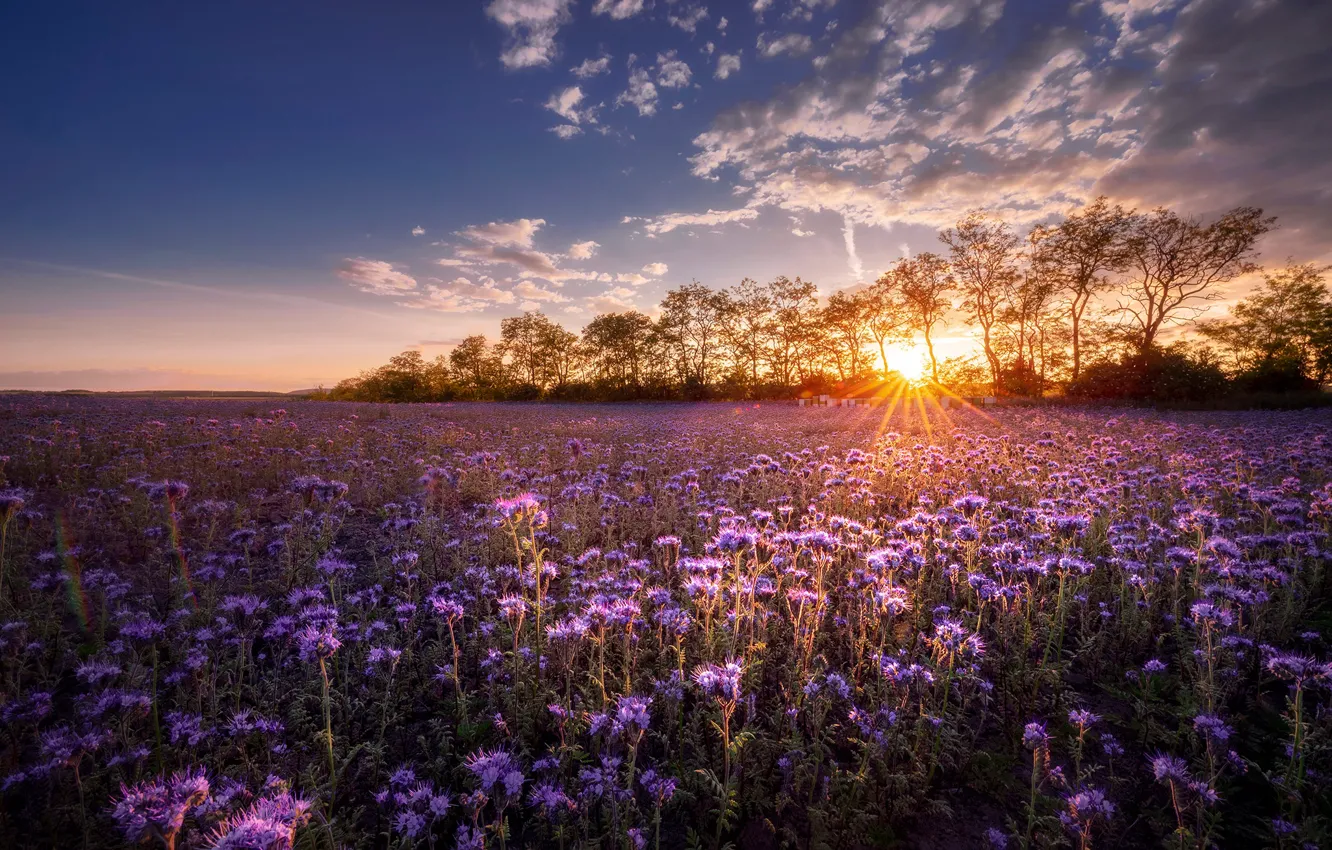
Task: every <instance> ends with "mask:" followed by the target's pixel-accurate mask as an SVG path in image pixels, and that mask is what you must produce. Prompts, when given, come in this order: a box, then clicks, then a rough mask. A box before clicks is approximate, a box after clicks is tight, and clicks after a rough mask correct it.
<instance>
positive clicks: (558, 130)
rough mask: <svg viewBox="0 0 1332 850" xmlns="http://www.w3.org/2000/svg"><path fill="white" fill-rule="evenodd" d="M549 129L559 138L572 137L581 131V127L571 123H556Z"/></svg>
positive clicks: (580, 133)
mask: <svg viewBox="0 0 1332 850" xmlns="http://www.w3.org/2000/svg"><path fill="white" fill-rule="evenodd" d="M550 131H551V132H552V133H554V134H555V135H557V136H559V137H560V138H561V139H572V138H573V137H574V136H580V135H582V133H583V128H582V127H577V126H574V125H573V124H557V125H555V126H554V127H551V128H550Z"/></svg>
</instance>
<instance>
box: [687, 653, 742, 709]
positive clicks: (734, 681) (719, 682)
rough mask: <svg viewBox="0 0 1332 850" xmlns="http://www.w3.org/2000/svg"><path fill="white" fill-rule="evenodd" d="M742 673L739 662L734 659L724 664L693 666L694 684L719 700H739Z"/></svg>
mask: <svg viewBox="0 0 1332 850" xmlns="http://www.w3.org/2000/svg"><path fill="white" fill-rule="evenodd" d="M744 674H745V671H744V669H743V668H742V667H741V666H740V662H738V661H736V660H734V659H731V660H728V661H727V662H726V663H725V664H700V665H698V666H697V667H695V668H694V684H696V685H698V688H699V690H701V691H702V692H703V693H704V694H705V695H707V696H710V697H715V698H716V699H718V700H720V701H721V702H739V701H740V680H741V679H742V678H743V677H744Z"/></svg>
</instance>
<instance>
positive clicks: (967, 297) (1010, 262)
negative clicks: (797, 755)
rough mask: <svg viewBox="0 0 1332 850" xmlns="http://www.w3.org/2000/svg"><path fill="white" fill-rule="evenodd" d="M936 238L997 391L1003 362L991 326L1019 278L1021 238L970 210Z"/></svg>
mask: <svg viewBox="0 0 1332 850" xmlns="http://www.w3.org/2000/svg"><path fill="white" fill-rule="evenodd" d="M939 241H940V242H942V243H944V244H945V245H947V246H948V259H949V262H950V263H951V264H952V267H953V275H954V277H955V278H956V279H957V283H958V287H959V288H960V289H961V290H962V293H963V298H964V300H963V302H962V308H963V309H964V310H965V311H966V312H967V323H968V324H974V325H978V326H980V329H981V349H982V350H983V351H984V353H985V359H986V361H987V362H988V363H989V365H990V380H991V381H992V383H993V384H994V387H995V390H996V391H998V389H999V381H1000V369H1001V367H1002V363H1001V362H1000V360H999V355H998V353H997V352H996V351H995V348H994V338H993V337H994V327H995V324H996V323H997V322H998V321H999V318H1000V311H1001V310H1002V309H1003V306H1004V304H1005V303H1006V302H1007V301H1008V299H1009V298H1010V297H1011V296H1012V291H1013V288H1014V287H1015V286H1016V284H1017V281H1018V279H1019V275H1018V268H1017V248H1018V245H1019V244H1020V241H1021V240H1020V239H1019V238H1018V236H1017V234H1016V233H1014V232H1013V229H1012V228H1011V227H1009V226H1008V225H1007V224H1006V223H1004V222H1003V221H1000V220H999V219H997V218H994V217H992V216H990V215H987V214H986V213H983V212H980V211H976V210H973V211H972V212H969V213H967V214H966V216H964V217H963V218H962V220H961V221H959V222H958V223H957V225H956V226H955V227H950V228H948V229H947V230H944V231H943V232H941V233H940V234H939Z"/></svg>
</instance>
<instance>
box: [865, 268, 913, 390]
mask: <svg viewBox="0 0 1332 850" xmlns="http://www.w3.org/2000/svg"><path fill="white" fill-rule="evenodd" d="M860 299H861V301H862V303H863V308H864V314H865V329H866V330H867V331H869V335H870V338H871V339H873V340H874V343H875V344H876V345H877V346H878V347H879V359H880V360H881V361H882V364H883V374H884V376H885V377H886V376H887V375H888V372H889V371H890V370H889V368H888V345H889V344H891V343H894V342H905V341H907V340H909V339H910V338H911V311H910V309H909V308H908V306H907V303H906V299H905V297H904V296H903V294H902V280H901V276H900V275H899V274H897V270H896V268H892V269H889V270H888V271H886V272H884V273H883V274H882V275H880V276H879V279H878V280H876V281H875V282H874V283H873V284H872V285H871V286H870V287H869V288H867V289H865V290H863V291H862V292H861V293H860Z"/></svg>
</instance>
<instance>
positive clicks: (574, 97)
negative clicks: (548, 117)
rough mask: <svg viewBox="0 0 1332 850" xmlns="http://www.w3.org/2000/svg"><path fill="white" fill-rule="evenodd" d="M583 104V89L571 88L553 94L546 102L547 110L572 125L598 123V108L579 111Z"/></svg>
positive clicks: (578, 87)
mask: <svg viewBox="0 0 1332 850" xmlns="http://www.w3.org/2000/svg"><path fill="white" fill-rule="evenodd" d="M582 102H583V89H582V87H580V86H569V87H568V88H565V89H561V90H560V91H557V92H555V93H553V94H552V95H551V96H550V98H549V99H548V100H547V101H546V108H547V109H549V110H550V111H551V112H554V113H555V114H556V115H558V116H560V117H561V118H563V119H564V120H565V121H568V122H569V123H570V124H582V123H583V122H584V121H586V122H587V123H589V124H595V123H597V116H596V107H588V108H586V109H579V108H578V104H580V103H582Z"/></svg>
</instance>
